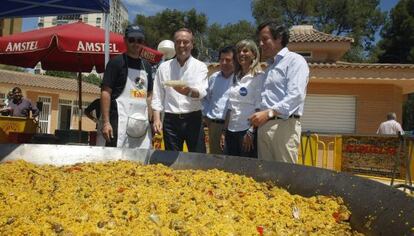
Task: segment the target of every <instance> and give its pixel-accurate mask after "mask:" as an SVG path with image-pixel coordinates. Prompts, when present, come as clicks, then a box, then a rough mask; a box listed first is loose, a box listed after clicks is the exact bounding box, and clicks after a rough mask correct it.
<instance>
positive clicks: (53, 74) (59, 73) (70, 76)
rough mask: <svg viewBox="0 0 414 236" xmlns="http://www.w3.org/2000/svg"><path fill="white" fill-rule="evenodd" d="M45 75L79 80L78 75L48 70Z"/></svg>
mask: <svg viewBox="0 0 414 236" xmlns="http://www.w3.org/2000/svg"><path fill="white" fill-rule="evenodd" d="M45 75H49V76H54V77H60V78H70V79H76V78H77V73H75V72H68V71H56V70H48V71H46V73H45Z"/></svg>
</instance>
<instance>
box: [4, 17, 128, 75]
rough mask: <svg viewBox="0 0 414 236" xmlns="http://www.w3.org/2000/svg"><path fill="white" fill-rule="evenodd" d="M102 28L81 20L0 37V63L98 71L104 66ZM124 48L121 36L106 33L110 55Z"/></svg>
mask: <svg viewBox="0 0 414 236" xmlns="http://www.w3.org/2000/svg"><path fill="white" fill-rule="evenodd" d="M104 47H105V30H103V29H100V28H98V27H94V26H91V25H87V24H85V23H82V22H76V23H72V24H65V25H60V26H55V27H50V28H43V29H39V30H33V31H29V32H24V33H19V34H15V35H11V36H6V37H0V63H2V64H7V65H15V66H21V67H31V68H33V67H35V66H36V64H37V63H38V62H41V63H42V68H43V69H45V70H61V71H73V72H90V71H91V70H92V69H93V67H94V66H95V68H96V70H97V71H98V73H101V72H103V71H104V69H105V58H104ZM123 51H125V45H124V42H123V36H122V35H120V34H116V33H110V42H109V53H110V55H111V56H114V55H116V54H121V53H122V52H123Z"/></svg>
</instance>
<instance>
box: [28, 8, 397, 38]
mask: <svg viewBox="0 0 414 236" xmlns="http://www.w3.org/2000/svg"><path fill="white" fill-rule="evenodd" d="M122 2H123V3H124V4H125V5H126V6H127V8H128V11H129V17H130V21H132V20H133V19H134V18H135V16H136V14H144V15H154V14H155V13H157V12H160V11H162V10H164V9H166V8H169V9H178V10H182V11H185V10H190V9H191V8H195V9H196V10H197V12H201V13H204V14H206V15H207V17H208V23H209V24H212V23H219V24H222V25H225V24H228V23H236V22H238V21H240V20H248V21H250V22H254V18H253V17H252V14H251V9H250V4H251V0H122ZM380 2H381V3H380V7H381V9H382V10H386V11H389V10H390V9H391V8H392V7H394V6H395V4H396V3H397V2H398V1H397V0H381V1H380ZM36 24H37V18H26V19H24V20H23V31H29V30H33V29H36Z"/></svg>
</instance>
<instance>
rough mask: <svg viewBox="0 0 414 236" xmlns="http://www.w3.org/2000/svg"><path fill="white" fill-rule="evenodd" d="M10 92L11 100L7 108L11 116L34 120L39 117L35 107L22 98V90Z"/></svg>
mask: <svg viewBox="0 0 414 236" xmlns="http://www.w3.org/2000/svg"><path fill="white" fill-rule="evenodd" d="M12 92H13V99H12V100H11V101H10V102H9V104H8V106H7V109H8V110H9V111H10V114H11V116H16V117H25V118H30V117H32V118H35V117H37V116H38V115H39V113H40V111H39V109H38V108H37V106H36V105H35V104H33V103H32V102H31V101H30V100H28V99H26V98H23V94H22V90H21V89H20V88H19V87H15V88H13V90H12ZM30 113H31V114H30Z"/></svg>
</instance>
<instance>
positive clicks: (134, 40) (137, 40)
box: [128, 38, 144, 44]
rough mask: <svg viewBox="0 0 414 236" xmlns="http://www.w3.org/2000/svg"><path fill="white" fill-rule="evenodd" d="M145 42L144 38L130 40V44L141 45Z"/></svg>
mask: <svg viewBox="0 0 414 236" xmlns="http://www.w3.org/2000/svg"><path fill="white" fill-rule="evenodd" d="M143 42H144V40H143V39H142V38H128V43H139V44H142V43H143Z"/></svg>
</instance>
